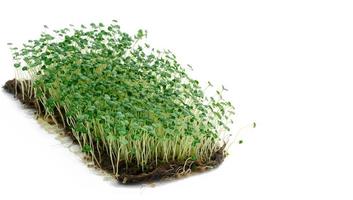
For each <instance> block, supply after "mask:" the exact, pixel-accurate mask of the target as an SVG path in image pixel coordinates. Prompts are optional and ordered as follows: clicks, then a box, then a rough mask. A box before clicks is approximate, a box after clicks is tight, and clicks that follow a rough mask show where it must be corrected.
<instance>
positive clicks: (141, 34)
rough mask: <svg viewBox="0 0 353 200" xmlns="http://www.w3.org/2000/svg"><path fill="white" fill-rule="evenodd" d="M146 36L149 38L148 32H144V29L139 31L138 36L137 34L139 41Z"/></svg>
mask: <svg viewBox="0 0 353 200" xmlns="http://www.w3.org/2000/svg"><path fill="white" fill-rule="evenodd" d="M146 36H147V31H143V30H142V29H139V30H138V31H137V34H136V36H135V38H136V39H137V40H140V39H142V38H143V37H146Z"/></svg>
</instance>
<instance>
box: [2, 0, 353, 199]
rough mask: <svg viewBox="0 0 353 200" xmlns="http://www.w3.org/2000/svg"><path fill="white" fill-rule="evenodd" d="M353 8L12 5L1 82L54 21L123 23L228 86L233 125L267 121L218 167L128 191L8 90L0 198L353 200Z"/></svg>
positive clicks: (342, 4)
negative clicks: (15, 50)
mask: <svg viewBox="0 0 353 200" xmlns="http://www.w3.org/2000/svg"><path fill="white" fill-rule="evenodd" d="M352 11H353V5H352V3H351V1H342V0H331V1H329V0H317V1H315V0H293V1H284V0H277V1H276V0H269V1H261V0H244V1H239V0H233V1H224V0H217V1H206V0H202V1H191V0H188V1H182V0H176V1H166V0H161V1H151V0H149V1H147V0H144V1H132V0H129V1H117V0H114V1H105V0H99V1H94V2H93V1H88V0H85V1H73V0H61V1H56V2H53V1H48V0H46V1H29V0H26V1H18V0H9V1H6V0H1V1H0V25H1V29H0V83H1V84H3V83H4V82H5V81H6V80H8V79H11V78H13V76H14V73H13V69H12V61H11V55H10V52H9V50H8V47H7V46H6V43H7V42H13V43H14V44H21V43H22V42H24V41H26V40H28V39H33V38H36V36H38V35H39V34H40V32H41V31H42V30H43V25H44V24H47V25H48V26H49V27H52V28H60V27H63V26H66V25H68V24H70V23H72V24H81V23H89V22H100V21H102V22H109V21H110V20H111V19H118V20H119V23H120V25H121V27H122V29H123V30H125V31H127V32H129V33H131V34H133V33H134V32H135V31H136V30H137V29H138V28H143V29H147V30H148V32H149V39H148V41H149V42H150V43H151V45H152V46H154V47H158V48H168V49H171V50H172V51H174V52H175V53H176V54H177V56H178V58H179V60H181V61H182V62H183V63H190V64H192V65H193V66H194V68H195V71H194V72H193V74H194V76H195V77H196V78H198V79H200V80H202V81H206V80H211V81H213V82H214V83H216V84H217V83H218V84H224V85H225V86H226V87H228V89H229V90H230V92H229V93H228V96H229V98H230V99H231V100H232V102H233V103H234V104H235V106H236V108H237V114H238V115H237V119H236V125H235V126H234V127H233V132H237V130H238V129H239V127H242V126H245V125H247V124H248V123H251V122H252V121H256V122H257V125H258V126H257V128H256V129H247V130H244V131H243V132H242V135H241V138H242V139H244V144H242V145H234V146H232V147H231V149H230V150H231V155H230V156H229V157H228V158H227V159H226V161H225V162H224V164H223V165H222V166H221V167H220V168H219V169H217V170H214V171H212V172H210V173H206V174H203V175H198V176H194V177H191V178H186V179H183V180H179V181H174V182H170V183H164V184H157V185H156V186H155V187H151V186H148V185H147V186H146V185H145V186H137V187H136V186H134V187H131V186H128V187H127V186H121V185H117V184H115V183H114V182H111V181H105V180H104V178H103V177H102V176H100V175H96V174H95V173H93V172H92V170H90V169H89V168H87V166H85V164H83V163H82V161H81V160H80V159H79V158H78V156H77V155H75V154H74V153H72V152H70V151H69V150H68V148H66V147H65V146H64V145H62V144H61V143H60V141H59V140H57V139H55V137H56V136H55V134H48V131H46V130H45V129H44V128H43V127H41V126H40V125H39V124H38V123H37V122H36V120H35V119H33V115H32V114H31V112H29V111H28V110H25V109H23V108H22V106H21V105H20V104H19V103H18V102H17V101H15V100H14V99H13V98H12V96H11V95H8V94H6V93H5V92H4V91H3V90H1V92H0V100H1V101H0V102H1V103H0V136H1V138H0V159H1V161H0V199H64V198H66V199H179V200H180V199H219V198H222V199H271V200H275V199H281V200H283V199H286V200H288V199H296V200H297V199H353V136H352V134H353V126H352V118H353V95H352V86H353V78H352V75H353V74H352V72H353V71H352V70H351V69H352V67H353V12H352Z"/></svg>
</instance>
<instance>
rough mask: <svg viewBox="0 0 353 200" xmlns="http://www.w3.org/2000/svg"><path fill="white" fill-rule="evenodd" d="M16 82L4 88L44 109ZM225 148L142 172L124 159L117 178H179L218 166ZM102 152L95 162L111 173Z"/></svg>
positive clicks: (130, 180) (61, 123)
mask: <svg viewBox="0 0 353 200" xmlns="http://www.w3.org/2000/svg"><path fill="white" fill-rule="evenodd" d="M15 82H16V81H15V79H12V80H9V81H7V82H6V83H5V85H4V86H3V88H4V89H5V90H6V91H7V92H9V93H11V94H13V95H14V96H15V98H17V99H19V100H20V101H21V102H22V103H23V104H25V105H26V106H27V107H29V108H31V109H35V110H36V112H39V110H44V109H43V105H41V104H38V103H36V100H35V99H34V98H30V97H28V96H27V95H24V98H23V96H22V91H21V87H20V85H19V84H17V94H16V95H15V91H16V88H15V87H16V84H15ZM61 112H62V113H63V110H61ZM37 114H39V115H41V114H42V113H37ZM63 115H65V113H63ZM54 117H55V120H56V121H57V122H58V124H59V126H61V127H64V125H65V121H63V120H62V119H61V117H60V115H59V112H58V111H56V112H54ZM47 121H48V123H50V124H53V123H54V120H53V119H48V120H47ZM66 127H68V126H66ZM64 130H65V134H66V135H68V136H69V137H71V138H72V140H73V141H74V142H75V143H78V141H77V139H76V138H75V137H74V135H73V134H72V132H71V130H70V129H69V128H65V129H64ZM224 148H225V145H223V146H222V147H220V148H219V150H218V151H216V152H215V153H214V154H213V155H212V157H211V160H210V161H209V162H207V163H202V162H199V161H185V162H174V163H161V164H159V165H158V166H157V167H156V166H149V167H148V169H149V170H147V171H145V172H142V171H141V169H139V168H137V167H134V166H129V167H126V165H125V164H124V161H121V164H119V177H118V178H117V180H118V181H119V182H121V183H123V184H138V183H144V182H150V181H157V180H161V179H166V178H177V177H179V176H182V175H185V174H188V173H190V172H199V171H205V170H209V169H213V168H216V167H218V166H219V165H220V164H221V163H222V162H223V160H224V157H225V151H224ZM94 149H96V148H94ZM95 153H97V154H98V152H95ZM97 154H96V155H97ZM100 154H101V160H100V161H99V163H95V164H96V167H99V168H101V169H103V170H104V171H106V172H108V173H109V174H113V168H112V165H111V161H110V157H109V155H108V152H106V151H103V152H100Z"/></svg>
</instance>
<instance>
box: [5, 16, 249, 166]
mask: <svg viewBox="0 0 353 200" xmlns="http://www.w3.org/2000/svg"><path fill="white" fill-rule="evenodd" d="M45 28H46V29H48V27H47V26H45ZM54 33H55V34H53V35H51V34H49V33H43V34H41V35H40V37H39V38H37V39H35V40H29V41H28V42H27V43H26V44H24V45H23V48H22V49H18V48H17V47H11V49H12V51H13V56H14V60H15V62H14V67H15V68H18V69H22V70H23V72H22V73H25V74H26V75H29V76H33V77H32V78H34V79H35V84H34V86H33V87H34V90H35V91H36V92H35V94H36V99H38V100H40V101H41V102H43V106H44V110H45V111H46V112H47V114H50V115H54V113H55V114H57V113H56V112H54V111H56V108H65V112H63V115H64V117H65V118H68V119H69V120H70V123H71V125H70V127H71V129H72V131H73V132H74V133H75V134H76V135H77V137H79V138H81V139H82V140H84V141H85V142H86V143H87V141H89V142H91V141H94V140H96V141H97V142H99V144H100V145H102V146H103V147H105V148H102V149H109V151H112V152H111V153H112V154H113V155H114V156H116V155H118V153H120V154H119V155H120V156H121V158H122V159H126V160H127V161H129V162H132V161H133V162H136V161H137V160H138V161H139V162H140V163H148V162H151V159H152V158H153V159H155V158H156V157H157V159H165V160H164V161H166V160H172V159H178V160H185V159H187V158H190V157H192V158H193V160H196V158H197V159H202V160H207V158H209V157H210V152H211V151H210V149H207V148H210V147H211V146H217V142H218V139H219V134H220V133H221V132H222V131H229V130H230V128H229V123H232V120H231V116H233V115H234V107H233V106H232V105H231V103H230V102H228V101H225V100H224V99H223V97H222V92H223V91H227V89H226V88H225V87H224V86H222V88H221V90H218V91H216V94H217V95H216V97H210V98H209V97H205V95H204V93H203V90H202V88H201V87H200V83H199V81H198V80H195V79H192V78H190V77H189V76H188V74H187V71H188V70H186V69H184V68H183V67H182V65H181V64H180V63H178V62H177V60H176V56H175V55H174V54H173V53H172V52H171V51H169V50H162V51H161V50H158V49H154V48H151V47H150V45H149V44H147V43H144V42H142V41H140V40H142V39H144V38H146V37H147V31H145V30H142V29H140V30H138V31H137V33H136V35H132V36H131V35H129V34H128V33H125V32H122V31H121V30H120V26H119V25H118V24H117V21H116V20H113V22H112V24H108V25H104V24H103V23H91V24H89V25H81V26H78V27H73V26H69V28H64V29H60V30H54ZM140 43H141V44H140ZM9 45H12V44H9ZM187 67H188V68H190V69H191V70H193V67H192V66H191V65H187ZM208 87H213V85H212V84H211V83H210V82H208ZM62 111H63V110H62ZM254 126H255V125H254ZM97 138H99V139H97ZM89 139H90V140H89ZM83 144H84V145H83V146H82V151H83V152H85V153H89V152H90V153H93V152H95V150H94V149H93V148H95V147H94V146H90V145H88V144H85V143H83ZM104 145H109V146H108V147H107V146H104ZM121 149H124V151H123V150H121ZM155 149H157V150H158V151H163V152H157V153H156V155H154V153H155ZM173 151H176V153H175V155H180V156H179V157H178V158H176V157H175V156H173V155H172V153H171V152H173ZM124 152H129V154H124ZM211 153H212V152H211ZM152 154H153V155H152ZM141 155H143V156H141ZM161 155H163V156H162V157H161ZM143 159H147V160H143ZM148 159H149V160H148Z"/></svg>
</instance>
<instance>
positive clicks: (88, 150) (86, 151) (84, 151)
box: [82, 144, 92, 153]
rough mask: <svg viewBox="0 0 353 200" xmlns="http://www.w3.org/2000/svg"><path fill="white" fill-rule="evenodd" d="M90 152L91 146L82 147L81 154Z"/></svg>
mask: <svg viewBox="0 0 353 200" xmlns="http://www.w3.org/2000/svg"><path fill="white" fill-rule="evenodd" d="M91 151H92V147H91V146H89V145H88V144H85V145H83V147H82V152H83V153H89V152H91Z"/></svg>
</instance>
